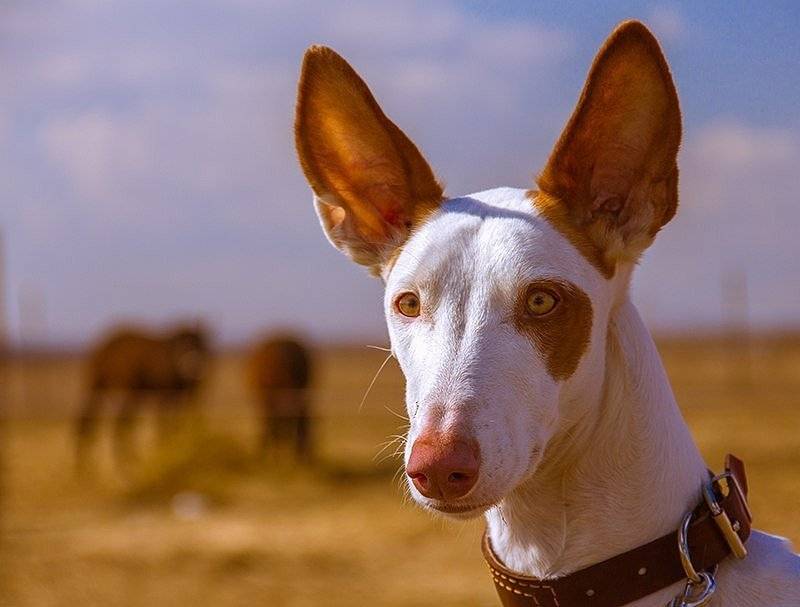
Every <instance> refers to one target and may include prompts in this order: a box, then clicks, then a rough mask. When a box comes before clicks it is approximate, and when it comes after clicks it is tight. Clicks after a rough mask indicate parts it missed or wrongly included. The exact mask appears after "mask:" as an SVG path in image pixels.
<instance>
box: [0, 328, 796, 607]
mask: <svg viewBox="0 0 800 607" xmlns="http://www.w3.org/2000/svg"><path fill="white" fill-rule="evenodd" d="M736 345H737V344H736V343H726V342H725V341H717V342H713V343H712V342H705V343H689V342H678V341H675V342H671V343H666V344H662V352H663V353H664V354H665V359H666V361H667V366H668V369H669V371H670V376H671V377H672V379H673V382H674V385H675V389H676V392H677V395H678V400H679V402H680V403H681V405H682V407H683V410H684V412H685V414H686V417H687V419H688V421H689V424H690V426H691V428H692V430H693V431H694V434H695V436H696V437H697V439H698V442H699V443H700V446H701V448H702V450H703V453H704V454H705V455H706V457H707V458H708V461H709V463H710V464H711V465H713V466H715V467H719V465H720V463H721V461H722V457H723V455H724V453H725V452H726V451H733V452H735V453H737V454H738V455H740V456H741V457H743V458H744V459H745V461H746V462H747V464H748V470H749V475H750V478H751V488H752V504H753V509H754V511H755V515H756V517H757V523H758V526H759V527H761V528H764V529H767V530H770V531H772V532H774V533H778V534H781V535H786V536H788V537H790V538H792V539H793V540H794V541H795V543H796V544H797V542H798V541H800V518H798V516H797V512H798V505H799V504H800V482H798V480H799V479H800V407H798V396H797V394H798V388H800V343H798V342H788V341H784V342H774V341H773V342H769V343H759V344H755V346H754V347H753V348H751V352H750V355H749V356H748V357H743V356H741V355H737V354H736V352H737V349H736V347H735V346H736ZM381 361H382V353H380V352H376V351H374V350H368V349H361V350H337V351H333V350H331V351H326V352H324V353H323V354H322V355H321V357H320V365H321V373H322V375H321V377H320V381H319V382H318V390H317V397H318V399H317V411H318V412H319V414H320V416H321V417H320V420H319V426H318V438H319V450H320V464H319V465H318V466H317V467H315V468H313V469H307V470H297V469H293V468H292V467H291V466H289V465H286V464H274V463H273V464H266V463H258V462H256V461H255V459H254V456H253V452H252V448H251V446H252V445H254V444H255V438H256V436H255V424H254V420H253V412H254V409H253V408H251V406H250V405H251V403H250V402H249V401H248V399H247V395H246V394H245V393H244V392H243V388H242V382H241V371H240V368H239V363H240V361H239V360H238V359H237V357H235V356H227V357H224V358H223V359H221V360H220V361H218V363H217V366H216V369H215V373H214V377H213V380H212V381H211V382H210V385H209V386H208V389H207V390H206V393H205V394H204V398H203V401H204V402H203V406H204V417H205V421H204V423H203V424H202V425H201V424H200V423H199V422H195V423H194V428H195V431H194V432H193V433H191V434H189V433H187V434H186V436H183V437H181V438H179V439H176V440H175V441H174V444H173V445H171V447H170V448H169V449H161V450H160V451H156V450H155V449H154V448H153V447H152V445H150V446H149V447H148V443H152V439H150V438H149V426H150V425H152V424H150V423H149V422H150V421H151V420H146V421H147V422H148V423H147V424H146V426H147V427H146V428H145V431H144V432H143V433H142V434H143V437H142V442H143V443H144V444H143V445H142V447H143V452H144V453H145V457H143V461H142V463H141V464H140V465H139V466H137V467H136V469H135V470H132V471H131V472H130V474H129V475H128V477H126V478H121V477H120V476H119V475H118V474H116V473H114V471H113V469H112V467H111V465H110V462H109V459H108V451H109V449H108V445H107V444H104V445H101V449H100V452H101V454H100V458H99V462H98V471H97V473H96V474H94V475H91V476H90V477H89V478H84V479H81V480H79V479H76V478H75V477H74V475H73V469H72V465H73V461H72V451H71V442H70V438H71V437H70V436H69V434H68V432H69V429H70V426H69V425H68V423H69V422H70V421H71V420H70V419H69V416H71V415H72V413H73V412H74V410H75V408H76V406H77V403H78V399H79V397H80V373H79V371H80V361H79V360H75V359H63V358H61V359H49V360H42V359H39V360H28V361H27V362H20V361H18V362H16V363H14V364H13V365H12V368H11V369H10V371H9V384H8V392H9V396H8V397H7V398H6V405H7V406H6V410H7V411H6V413H7V415H6V416H5V417H6V423H5V427H4V428H3V429H2V432H3V435H2V437H0V440H1V441H2V444H3V447H4V455H5V457H6V463H5V471H4V475H3V478H2V481H3V482H4V485H3V486H0V491H2V502H0V507H2V512H0V525H2V535H1V536H0V605H2V606H6V605H14V606H26V607H27V606H34V605H35V606H37V607H39V606H48V605H59V606H60V605H69V606H71V605H80V606H81V607H92V606H95V605H97V606H103V607H108V606H113V607H117V606H120V607H123V606H134V605H135V606H140V605H141V606H145V605H146V606H156V605H198V606H201V605H203V606H204V605H214V606H218V607H224V606H226V605H237V606H242V605H265V606H276V607H282V606H284V605H286V606H292V607H294V606H309V607H311V606H314V607H319V606H332V607H336V606H344V605H349V606H361V605H364V606H366V605H370V606H386V605H397V606H398V607H400V606H403V607H410V606H414V605H419V606H422V605H443V606H444V605H453V606H455V605H458V606H469V605H495V604H496V603H495V598H494V590H493V588H492V585H491V582H490V579H489V577H488V575H486V572H485V570H484V566H483V564H482V561H481V558H480V553H479V550H478V537H479V534H480V531H481V525H480V524H479V523H474V524H469V525H462V524H455V523H446V522H443V521H441V520H435V519H433V518H431V517H430V516H428V515H427V514H424V513H422V512H419V511H418V510H417V509H416V508H415V507H413V506H412V505H410V504H407V503H404V497H403V492H402V490H401V489H400V487H399V484H398V482H397V481H393V480H392V476H393V474H394V472H395V470H396V469H397V466H398V464H399V462H398V460H397V459H389V460H386V461H383V462H380V458H378V459H376V458H375V456H376V454H377V452H378V451H379V450H380V446H381V444H382V443H384V442H385V441H386V440H387V437H388V436H389V435H392V434H397V433H402V425H403V420H402V419H401V418H399V417H398V416H397V415H395V414H394V413H391V412H390V411H389V410H388V409H393V410H394V411H397V412H401V411H402V408H403V407H402V378H401V377H400V374H399V372H398V370H397V368H396V366H395V365H393V364H390V365H388V366H387V369H386V370H385V371H384V373H383V375H382V376H381V378H380V380H379V381H378V383H377V384H376V386H375V388H374V389H373V391H372V393H371V394H370V396H369V398H368V399H367V400H366V402H365V405H364V407H363V410H361V411H359V409H358V405H359V401H360V400H361V396H362V394H363V391H364V389H365V387H366V386H367V385H368V384H369V380H370V379H371V376H372V374H373V373H374V372H375V370H376V369H377V367H378V366H379V365H380V363H381ZM388 451H389V452H391V451H392V447H390V448H389V449H388Z"/></svg>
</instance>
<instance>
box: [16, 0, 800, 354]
mask: <svg viewBox="0 0 800 607" xmlns="http://www.w3.org/2000/svg"><path fill="white" fill-rule="evenodd" d="M631 17H633V18H638V19H641V20H643V21H644V22H645V23H647V24H648V25H649V26H650V27H651V28H652V29H653V31H654V32H655V33H656V35H657V36H658V37H659V39H660V40H661V42H662V45H663V47H664V50H665V52H666V55H667V58H668V60H669V62H670V64H671V66H672V70H673V75H674V78H675V80H676V84H677V87H678V91H679V95H680V98H681V103H682V109H683V114H684V141H683V146H682V151H681V155H680V161H679V162H680V167H681V199H680V200H681V206H680V209H679V212H678V216H677V218H676V219H675V220H673V222H672V223H670V224H669V225H668V226H667V228H666V229H665V230H664V231H663V232H662V233H661V234H660V235H659V238H658V239H657V241H656V243H655V245H654V246H653V247H652V248H651V249H650V250H649V251H648V252H647V254H646V255H645V257H644V259H643V260H642V263H641V267H640V268H639V269H638V270H637V274H636V276H635V279H634V300H635V301H636V302H637V304H638V305H639V308H640V310H641V311H642V314H643V316H644V318H645V320H646V322H647V323H648V324H649V325H650V326H651V327H652V328H653V329H654V330H656V331H668V330H681V331H687V330H699V329H709V330H713V329H716V328H719V327H721V326H727V325H730V323H732V322H734V321H735V320H736V319H737V318H740V317H741V318H744V316H745V304H744V303H743V302H745V301H746V302H747V304H746V314H747V316H748V317H749V319H750V320H749V322H750V323H751V324H752V325H753V326H754V327H756V328H775V327H781V326H786V325H794V326H797V325H800V263H798V260H799V259H800V235H799V234H798V225H799V224H800V109H799V108H800V68H799V67H798V66H800V35H798V31H800V4H798V3H794V2H771V3H745V2H726V3H705V2H703V3H700V2H685V3H655V4H650V3H632V2H620V1H616V0H611V1H609V2H603V3H594V2H592V3H589V2H587V3H566V2H478V1H467V2H464V1H462V2H437V1H431V0H429V1H424V2H423V1H419V2H417V1H407V0H393V1H392V2H377V1H375V0H363V1H362V0H355V1H353V2H346V3H344V2H333V1H329V0H325V1H320V0H311V1H308V2H295V1H289V0H220V1H218V2H216V1H211V0H194V1H193V2H179V1H177V0H162V1H159V2H156V1H153V0H136V1H122V0H70V1H67V0H50V1H47V2H44V1H38V0H24V1H21V0H20V1H18V2H17V1H15V0H7V1H5V2H3V3H2V4H1V5H0V91H1V92H2V94H1V95H0V183H2V184H3V186H2V188H3V189H2V203H1V204H0V232H1V234H2V241H3V249H4V255H5V268H4V272H5V279H6V284H5V292H6V306H7V308H8V319H9V320H8V324H9V332H10V335H11V336H12V339H14V340H15V341H16V342H17V343H30V342H46V343H50V344H75V345H80V344H85V343H88V342H90V341H91V340H93V339H95V338H96V337H97V335H98V334H99V333H101V332H102V331H104V330H105V329H106V328H107V327H108V326H109V325H111V324H113V323H115V322H120V321H138V322H142V323H147V324H152V325H155V326H162V325H166V324H168V323H170V322H172V321H175V320H176V319H179V318H182V317H188V318H200V317H202V318H205V319H206V321H207V322H208V323H209V324H210V326H211V327H212V328H213V331H214V334H215V337H216V338H217V339H218V341H219V342H221V343H231V344H232V343H241V342H244V341H246V340H248V339H250V338H251V337H252V336H253V335H255V334H257V333H260V332H262V331H264V330H266V329H269V328H270V327H283V328H291V329H294V330H297V331H299V332H300V333H301V334H304V335H307V336H309V337H312V338H316V339H320V340H325V341H338V340H345V341H348V342H359V341H362V342H369V343H385V342H386V333H385V329H384V327H383V319H382V310H381V284H380V282H379V281H376V280H375V279H373V278H370V277H369V276H368V275H367V274H366V272H365V271H363V270H362V269H361V268H359V267H357V266H355V265H354V264H352V263H351V262H349V261H348V260H347V259H346V258H344V257H343V256H342V255H340V254H338V253H337V252H336V251H334V249H332V248H331V247H330V245H329V244H328V243H327V241H326V240H325V239H324V237H323V235H322V232H321V231H320V228H319V225H318V222H317V219H316V217H315V214H314V211H313V207H312V202H311V201H312V198H311V193H310V190H309V188H308V186H307V185H306V183H305V181H304V179H303V177H302V174H301V172H300V170H299V167H298V164H297V160H296V156H295V152H294V145H293V137H292V131H291V127H292V120H293V105H294V97H295V87H296V82H297V76H298V70H299V65H300V61H301V58H302V54H303V51H304V49H305V48H306V47H307V46H309V45H310V44H313V43H323V44H328V45H330V46H332V47H334V48H335V49H337V50H338V51H339V52H340V53H341V54H343V55H344V56H345V57H346V58H347V59H348V60H349V61H350V62H351V64H352V65H353V66H354V67H355V68H356V70H357V71H358V72H359V73H360V74H361V75H362V77H364V78H365V80H366V81H367V82H368V83H369V85H370V87H371V88H372V90H373V92H374V93H375V95H376V97H377V98H378V100H379V102H380V103H381V105H382V107H383V108H384V110H385V111H386V113H387V114H388V115H389V116H390V117H391V118H392V119H393V120H394V121H395V122H396V123H397V124H398V125H399V126H400V127H401V128H402V129H403V130H404V131H405V132H406V133H407V134H408V135H409V136H410V137H411V138H412V139H413V140H414V141H415V142H416V143H417V145H418V146H419V147H420V148H421V150H422V151H423V153H424V154H425V156H426V158H427V159H428V161H429V163H430V164H431V166H432V167H433V169H434V171H435V172H436V173H437V175H438V176H439V177H440V178H441V179H442V180H443V181H444V182H445V184H446V193H447V194H448V195H450V196H457V195H462V194H468V193H470V192H476V191H481V190H484V189H489V188H491V187H496V186H501V185H505V186H515V187H530V186H531V185H532V183H533V178H534V176H535V174H536V173H537V172H538V171H539V170H540V169H541V168H542V165H543V163H544V161H545V159H546V157H547V154H548V152H549V150H550V148H551V146H552V144H553V142H554V141H555V140H556V138H557V136H558V134H559V133H560V131H561V128H562V127H563V125H564V123H565V121H566V119H567V118H568V116H569V114H570V113H571V111H572V108H573V107H574V104H575V101H576V99H577V96H578V93H579V92H580V88H581V86H582V84H583V80H584V78H585V76H586V72H587V70H588V67H589V65H590V63H591V60H592V58H593V56H594V54H595V52H596V50H597V48H598V47H599V45H600V44H601V43H602V41H603V40H604V38H605V37H606V36H607V35H608V33H609V32H610V31H611V29H612V28H613V27H614V25H615V24H616V23H617V22H618V21H620V20H622V19H625V18H631ZM745 286H746V291H747V297H746V298H744V297H740V296H736V295H735V293H738V292H742V291H743V289H744V287H745ZM732 301H733V302H734V303H733V304H732V303H731V302H732ZM737 302H738V303H737Z"/></svg>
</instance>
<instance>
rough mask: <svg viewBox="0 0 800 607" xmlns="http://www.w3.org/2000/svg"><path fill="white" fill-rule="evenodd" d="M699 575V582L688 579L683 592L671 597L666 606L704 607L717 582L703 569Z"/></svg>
mask: <svg viewBox="0 0 800 607" xmlns="http://www.w3.org/2000/svg"><path fill="white" fill-rule="evenodd" d="M699 577H700V582H699V583H695V582H692V581H691V580H688V581H687V582H686V586H685V587H684V589H683V592H682V593H681V594H680V595H678V596H677V597H675V598H674V599H672V601H670V603H669V604H668V605H667V607H705V606H706V605H708V604H709V601H710V600H711V595H713V594H714V591H715V590H716V589H717V583H716V581H714V576H713V575H711V574H710V573H706V572H705V571H701V572H700V574H699Z"/></svg>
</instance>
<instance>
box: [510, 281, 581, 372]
mask: <svg viewBox="0 0 800 607" xmlns="http://www.w3.org/2000/svg"><path fill="white" fill-rule="evenodd" d="M539 290H541V291H547V292H549V293H552V294H553V295H554V296H555V297H556V298H557V299H558V304H557V305H556V307H555V308H553V310H552V311H551V312H549V313H548V314H545V315H543V316H534V315H533V314H531V312H530V311H529V310H528V305H527V300H528V296H529V295H530V294H531V293H532V292H533V291H539ZM514 325H515V326H516V328H517V330H518V331H520V332H521V333H523V334H525V335H527V336H528V337H529V338H530V339H531V341H532V342H533V344H534V346H535V347H536V349H537V350H538V351H539V352H540V353H541V354H542V357H543V358H544V361H545V365H546V366H547V371H548V372H549V373H550V375H552V376H553V378H554V379H556V380H558V381H564V380H566V379H569V378H570V377H571V376H572V374H573V373H574V372H575V369H577V368H578V363H579V362H580V360H581V358H582V357H583V354H584V353H585V352H586V349H587V348H588V347H589V342H590V340H591V333H592V303H591V301H590V300H589V297H588V295H586V293H584V292H583V291H582V290H581V289H579V288H578V287H576V286H575V285H573V284H571V283H568V282H561V281H557V280H537V281H536V282H534V283H531V284H530V285H528V287H527V288H525V289H523V290H522V292H521V293H520V296H519V300H518V302H517V305H516V309H515V311H514Z"/></svg>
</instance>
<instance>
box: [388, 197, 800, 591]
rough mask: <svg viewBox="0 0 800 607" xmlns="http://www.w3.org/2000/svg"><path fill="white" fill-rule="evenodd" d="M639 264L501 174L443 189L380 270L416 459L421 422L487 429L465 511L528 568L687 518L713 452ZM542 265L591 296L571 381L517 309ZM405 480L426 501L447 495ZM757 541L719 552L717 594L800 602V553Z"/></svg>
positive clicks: (550, 568)
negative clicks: (642, 299)
mask: <svg viewBox="0 0 800 607" xmlns="http://www.w3.org/2000/svg"><path fill="white" fill-rule="evenodd" d="M631 272H632V267H621V268H618V269H617V272H616V274H615V277H614V278H612V279H611V280H607V279H605V278H604V277H603V276H602V275H601V274H600V273H599V272H598V271H597V270H596V269H595V268H594V267H593V266H592V265H591V264H590V263H589V262H588V261H587V260H586V259H585V258H584V257H582V256H581V255H580V253H579V252H578V251H577V250H576V249H575V248H574V247H573V246H572V245H571V244H570V243H569V241H568V240H566V239H565V238H564V237H563V236H562V235H561V234H560V233H559V232H558V231H556V230H555V229H554V228H553V227H552V226H551V225H550V224H549V223H548V222H547V221H546V220H545V219H543V218H541V217H538V216H537V215H536V212H535V209H534V206H533V205H532V204H531V201H530V199H529V198H528V197H527V196H526V192H525V191H524V190H515V189H510V188H501V189H495V190H490V191H487V192H482V193H479V194H473V195H471V196H467V197H464V198H458V199H452V200H449V201H447V202H445V203H444V204H443V206H442V208H441V210H440V211H438V212H437V213H436V214H435V215H434V216H433V217H431V218H430V219H429V220H428V221H426V222H425V223H424V224H423V225H422V226H421V227H420V228H419V229H418V231H417V232H415V233H414V234H413V235H412V236H411V238H410V239H409V241H408V242H407V243H406V245H405V247H404V249H403V251H402V252H401V254H400V256H399V257H398V259H397V261H396V263H395V264H394V265H393V266H392V267H391V269H390V270H388V271H387V273H386V275H385V276H384V280H385V282H386V297H385V309H386V317H387V322H388V327H389V333H390V336H391V342H392V349H393V352H394V354H395V356H396V357H397V359H398V361H399V362H400V366H401V367H402V370H403V372H404V374H405V376H406V380H407V387H406V401H407V407H408V413H409V418H410V420H411V426H410V430H409V433H408V442H407V445H408V447H407V451H406V460H407V459H408V456H409V454H410V448H411V446H412V445H413V442H414V440H415V438H416V437H417V436H419V435H420V434H421V433H422V432H423V430H426V431H428V430H437V431H442V430H457V431H458V432H459V434H461V435H467V436H470V437H472V438H474V439H475V440H477V442H478V444H479V446H480V453H481V467H480V475H479V478H478V481H477V484H476V486H475V487H474V488H473V489H472V491H471V492H470V493H469V494H467V495H466V496H465V497H464V498H462V499H461V500H459V504H460V505H462V506H464V507H465V508H468V509H470V510H469V511H468V512H466V513H464V514H461V515H458V516H459V517H460V518H465V517H469V516H476V515H478V514H480V513H484V512H485V515H486V520H487V522H488V526H489V533H490V535H491V539H492V544H493V546H494V547H495V550H496V551H497V553H498V556H499V557H500V558H501V560H502V561H503V562H504V563H505V564H506V565H507V566H509V567H511V568H512V569H514V570H516V571H519V572H520V573H525V574H530V575H535V576H538V577H554V576H561V575H565V574H567V573H570V572H572V571H575V570H577V569H580V568H582V567H585V566H587V565H590V564H593V563H596V562H599V561H601V560H603V559H606V558H608V557H610V556H613V555H616V554H619V553H621V552H625V551H627V550H629V549H631V548H634V547H636V546H639V545H641V544H644V543H646V542H648V541H650V540H652V539H655V538H656V537H659V536H661V535H663V534H665V533H667V532H669V531H671V530H674V529H676V528H677V527H678V524H679V522H680V519H681V517H682V516H683V514H684V513H685V512H686V511H687V510H689V509H691V508H692V507H694V505H696V503H697V501H698V500H699V498H700V493H699V491H700V487H701V483H702V481H703V480H704V479H705V478H706V474H707V472H706V465H705V463H704V462H703V460H702V458H701V456H700V454H699V452H698V450H697V448H696V447H695V445H694V442H693V440H692V438H691V436H690V434H689V431H688V429H687V427H686V425H685V423H684V421H683V419H682V417H681V414H680V412H679V410H678V408H677V406H676V404H675V400H674V397H673V395H672V390H671V388H670V386H669V383H668V380H667V377H666V374H665V373H664V370H663V367H662V365H661V361H660V359H659V357H658V353H657V351H656V349H655V346H654V345H653V343H652V340H651V338H650V335H649V333H648V331H647V329H646V328H645V327H644V325H643V323H642V322H641V320H640V319H639V316H638V314H637V312H636V309H635V308H634V306H633V304H632V303H631V302H630V300H629V298H628V282H629V279H630V275H631ZM540 278H549V279H559V280H565V281H569V282H571V283H573V284H575V285H576V286H577V287H579V288H580V289H582V290H583V291H584V292H585V293H586V294H587V296H588V297H589V299H590V300H591V304H592V309H593V326H592V332H591V343H590V345H589V347H588V349H587V351H586V352H585V354H584V355H583V358H582V360H581V361H580V363H579V365H578V368H577V370H576V371H575V373H574V374H573V375H572V376H571V377H569V378H568V379H567V380H565V381H556V380H555V379H553V377H551V376H550V374H549V373H548V372H547V368H546V365H545V362H544V360H543V359H542V357H541V355H540V353H539V352H537V350H536V348H535V347H534V346H533V345H532V343H531V341H530V339H529V338H527V337H526V336H524V335H522V334H520V333H519V332H518V331H517V330H516V329H515V326H514V323H512V322H511V315H512V313H513V302H514V301H515V300H516V297H517V296H518V293H519V291H520V289H523V288H525V286H526V285H527V284H529V283H530V282H532V281H534V280H536V279H540ZM406 290H414V291H415V292H417V293H419V295H420V299H421V301H422V307H423V310H424V311H425V312H424V313H423V314H422V315H421V316H420V317H418V318H413V319H412V318H406V317H403V316H402V315H400V314H399V313H397V312H396V311H395V308H394V301H395V299H396V297H397V296H398V295H399V294H400V293H402V292H404V291H406ZM410 487H411V492H412V495H413V496H414V499H415V500H416V501H417V502H418V503H420V504H421V505H422V506H424V507H426V508H430V509H436V508H437V506H440V505H441V504H439V503H437V502H436V501H435V500H431V499H428V498H425V497H423V496H422V495H421V494H420V493H419V492H417V490H416V489H415V488H414V486H413V484H411V483H410ZM748 548H749V550H750V555H749V556H748V558H747V559H746V560H744V561H734V560H732V559H727V560H726V561H725V562H724V563H723V564H722V566H721V567H720V571H719V574H718V578H717V580H718V583H719V590H718V592H717V595H716V597H715V599H714V601H715V602H714V605H724V606H750V605H753V606H755V605H763V604H769V605H772V606H784V605H785V606H787V607H788V606H790V605H794V606H797V605H800V559H799V558H798V557H796V556H795V555H793V554H791V552H790V551H789V550H788V548H787V546H786V545H785V543H784V542H783V541H782V540H780V539H779V538H773V537H771V536H767V535H764V534H760V533H755V534H754V536H753V537H752V538H751V540H750V542H749V543H748ZM677 590H678V586H677V585H676V586H675V587H673V588H669V589H665V590H664V591H662V592H660V593H656V594H654V595H652V596H650V597H647V598H646V599H643V600H641V601H638V602H637V603H636V605H642V606H644V605H658V606H662V605H664V604H665V602H666V601H667V600H668V599H669V598H671V597H672V596H674V595H675V593H676V592H677ZM765 601H768V602H766V603H765Z"/></svg>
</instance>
